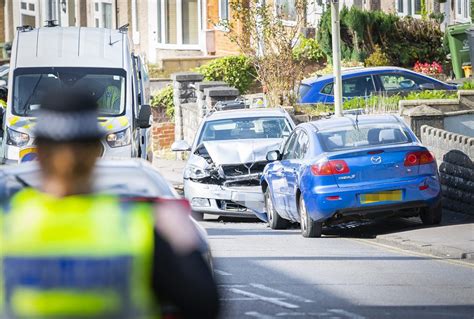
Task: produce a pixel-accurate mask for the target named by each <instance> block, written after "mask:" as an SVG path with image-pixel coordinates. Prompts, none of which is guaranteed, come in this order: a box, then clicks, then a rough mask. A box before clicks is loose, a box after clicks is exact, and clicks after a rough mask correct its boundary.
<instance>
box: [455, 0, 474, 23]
mask: <svg viewBox="0 0 474 319" xmlns="http://www.w3.org/2000/svg"><path fill="white" fill-rule="evenodd" d="M459 6H461V7H459ZM466 10H467V11H466ZM459 11H461V14H459ZM454 16H455V19H454V20H455V21H456V22H458V23H466V22H471V1H470V0H455V5H454Z"/></svg>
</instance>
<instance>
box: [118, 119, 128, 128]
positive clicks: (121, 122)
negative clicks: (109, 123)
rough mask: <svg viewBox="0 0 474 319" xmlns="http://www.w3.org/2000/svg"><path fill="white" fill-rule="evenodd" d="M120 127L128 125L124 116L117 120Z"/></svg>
mask: <svg viewBox="0 0 474 319" xmlns="http://www.w3.org/2000/svg"><path fill="white" fill-rule="evenodd" d="M118 121H119V123H120V126H122V127H125V126H127V125H128V118H127V117H126V116H122V117H119V118H118Z"/></svg>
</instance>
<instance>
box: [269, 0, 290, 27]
mask: <svg viewBox="0 0 474 319" xmlns="http://www.w3.org/2000/svg"><path fill="white" fill-rule="evenodd" d="M273 13H274V14H275V16H278V6H277V0H274V5H273ZM281 22H282V23H283V25H285V26H289V27H294V26H296V21H293V20H286V19H281Z"/></svg>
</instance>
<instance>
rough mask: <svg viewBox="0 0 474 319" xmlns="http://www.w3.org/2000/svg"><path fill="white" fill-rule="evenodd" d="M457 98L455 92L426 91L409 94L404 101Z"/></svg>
mask: <svg viewBox="0 0 474 319" xmlns="http://www.w3.org/2000/svg"><path fill="white" fill-rule="evenodd" d="M457 96H458V94H457V92H450V91H438V90H426V91H418V92H411V93H410V94H408V95H407V96H406V97H405V98H404V100H433V99H455V98H456V97H457Z"/></svg>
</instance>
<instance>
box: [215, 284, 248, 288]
mask: <svg viewBox="0 0 474 319" xmlns="http://www.w3.org/2000/svg"><path fill="white" fill-rule="evenodd" d="M217 286H218V287H220V288H244V287H247V285H239V284H221V285H217Z"/></svg>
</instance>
